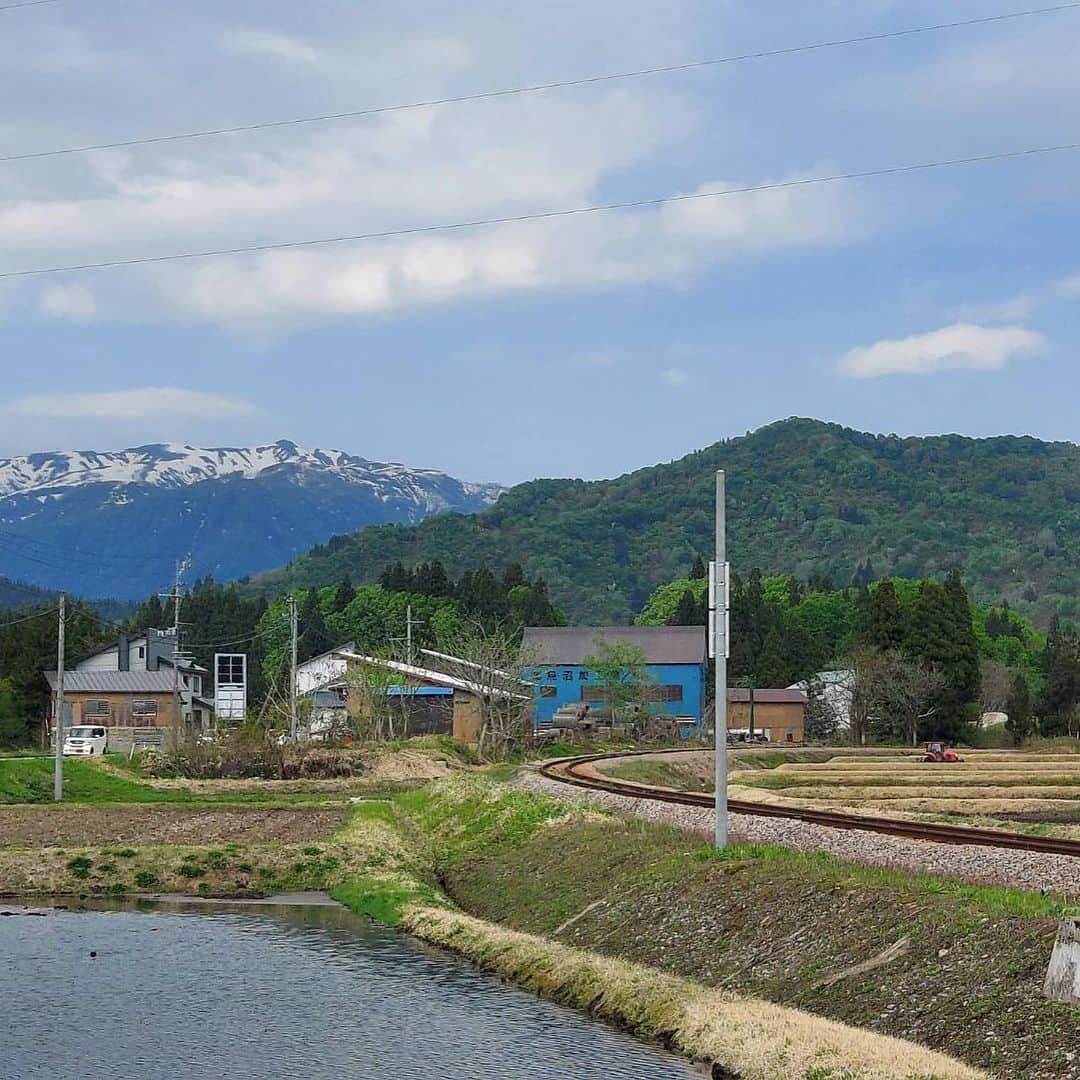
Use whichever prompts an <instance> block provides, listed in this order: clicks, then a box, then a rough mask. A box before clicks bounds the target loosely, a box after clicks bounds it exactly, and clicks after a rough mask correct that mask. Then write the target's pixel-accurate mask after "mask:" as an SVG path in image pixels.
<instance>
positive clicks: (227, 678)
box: [217, 653, 245, 686]
mask: <svg viewBox="0 0 1080 1080" xmlns="http://www.w3.org/2000/svg"><path fill="white" fill-rule="evenodd" d="M244 660H245V657H244V655H243V653H218V656H217V684H218V686H221V685H223V684H227V685H232V686H243V685H244Z"/></svg>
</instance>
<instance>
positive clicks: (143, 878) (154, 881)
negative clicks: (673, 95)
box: [135, 870, 160, 889]
mask: <svg viewBox="0 0 1080 1080" xmlns="http://www.w3.org/2000/svg"><path fill="white" fill-rule="evenodd" d="M135 884H136V885H137V886H138V887H139V888H140V889H152V888H154V887H155V886H156V885H159V884H160V882H159V881H158V876H157V874H154V873H152V872H151V871H149V870H139V871H137V872H136V874H135Z"/></svg>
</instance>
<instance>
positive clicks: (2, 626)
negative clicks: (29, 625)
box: [0, 607, 60, 630]
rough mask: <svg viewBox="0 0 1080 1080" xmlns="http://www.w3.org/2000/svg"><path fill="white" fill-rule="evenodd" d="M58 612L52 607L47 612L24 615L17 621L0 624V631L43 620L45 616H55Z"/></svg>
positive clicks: (12, 620) (57, 608)
mask: <svg viewBox="0 0 1080 1080" xmlns="http://www.w3.org/2000/svg"><path fill="white" fill-rule="evenodd" d="M59 611H60V608H59V607H54V608H49V609H48V611H35V612H34V613H33V615H24V616H22V618H19V619H9V620H8V621H7V622H0V630H6V629H7V628H8V627H9V626H18V625H19V624H20V623H25V622H30V620H31V619H43V618H45V616H46V615H56V614H58V613H59Z"/></svg>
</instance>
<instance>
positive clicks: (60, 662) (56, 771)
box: [53, 593, 67, 802]
mask: <svg viewBox="0 0 1080 1080" xmlns="http://www.w3.org/2000/svg"><path fill="white" fill-rule="evenodd" d="M66 628H67V594H66V593H61V594H60V624H59V626H58V628H57V637H56V715H55V717H54V719H53V728H54V729H55V733H56V765H55V767H54V768H53V798H54V799H55V800H56V801H57V802H60V800H61V799H63V797H64V631H65V630H66Z"/></svg>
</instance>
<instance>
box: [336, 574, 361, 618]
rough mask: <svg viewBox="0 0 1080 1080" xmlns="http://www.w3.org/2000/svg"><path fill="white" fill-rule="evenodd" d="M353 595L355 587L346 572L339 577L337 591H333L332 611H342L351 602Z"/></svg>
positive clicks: (354, 594)
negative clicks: (339, 581)
mask: <svg viewBox="0 0 1080 1080" xmlns="http://www.w3.org/2000/svg"><path fill="white" fill-rule="evenodd" d="M355 596H356V588H355V586H354V585H353V583H352V578H351V577H349V575H348V574H346V575H345V576H344V577H343V578H342V579H341V583H340V584H339V585H338V587H337V592H336V593H334V611H335V612H339V611H344V610H345V609H346V608H347V607H348V606H349V605H350V604H351V603H352V602H353V599H354V597H355Z"/></svg>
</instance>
